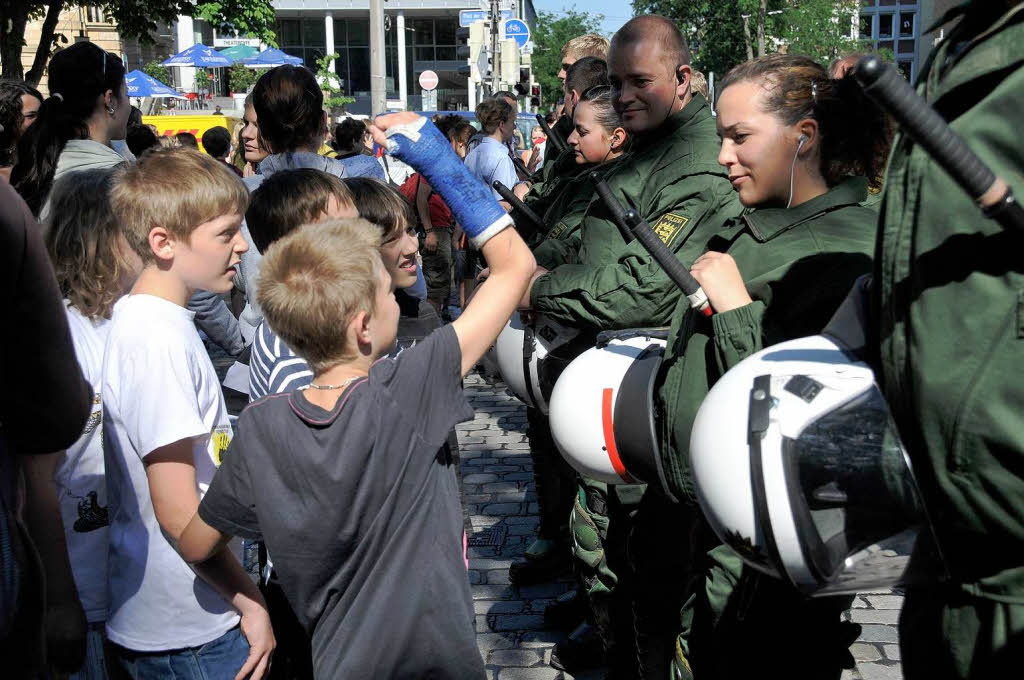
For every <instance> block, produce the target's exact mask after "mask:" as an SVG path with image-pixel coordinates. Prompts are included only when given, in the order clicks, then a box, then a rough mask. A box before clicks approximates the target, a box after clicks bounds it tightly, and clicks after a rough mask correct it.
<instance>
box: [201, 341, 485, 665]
mask: <svg viewBox="0 0 1024 680" xmlns="http://www.w3.org/2000/svg"><path fill="white" fill-rule="evenodd" d="M461 361H462V357H461V352H460V349H459V345H458V340H457V338H456V336H455V331H454V329H453V328H452V327H451V326H446V327H444V328H442V329H440V330H438V331H436V332H434V333H432V334H431V335H430V336H429V337H428V338H427V339H426V340H424V341H422V342H420V343H419V344H417V345H416V346H415V347H412V348H410V349H408V350H406V351H404V352H402V353H401V354H399V355H398V357H397V358H384V359H380V360H378V361H377V362H376V363H375V364H374V365H373V366H372V368H371V369H370V375H369V377H368V378H363V379H360V380H358V381H356V382H354V383H353V384H351V385H350V386H349V387H348V388H347V389H346V390H345V391H344V392H343V393H342V395H341V397H340V398H339V399H338V403H337V405H336V406H335V407H334V409H332V410H331V411H325V410H324V409H322V408H320V407H318V406H315V405H313V404H311V403H310V402H309V401H308V400H307V399H306V398H305V396H304V391H296V392H291V393H288V394H276V395H271V396H268V397H266V398H264V399H261V400H259V401H257V402H255V403H253V404H251V405H250V406H249V407H248V408H247V409H246V410H245V411H243V412H242V415H241V417H240V418H239V420H238V423H237V431H236V434H235V438H234V439H233V440H232V442H231V448H230V449H229V450H228V452H227V454H225V456H224V463H223V464H222V466H221V468H220V470H219V471H218V472H217V475H216V476H215V477H214V479H213V483H212V484H211V485H210V488H209V490H208V491H207V493H206V496H205V497H204V498H203V501H202V503H201V504H200V506H199V514H200V516H201V517H202V518H203V519H204V520H205V521H206V522H207V523H208V524H210V525H211V526H213V527H216V528H217V529H219V530H221V531H224V532H227V533H231V534H234V535H237V536H243V537H246V538H254V539H255V538H261V537H262V538H263V540H264V541H266V544H267V550H268V551H269V553H270V554H271V555H273V556H274V567H275V569H276V570H277V572H278V575H279V577H280V581H281V584H282V587H283V588H284V591H285V594H286V595H287V597H288V601H289V602H290V603H291V605H292V608H293V609H294V610H295V614H296V615H297V616H298V619H299V621H300V622H301V623H302V625H304V626H305V627H306V629H307V630H308V631H310V632H311V634H312V639H313V665H314V669H315V674H316V677H317V679H318V680H327V679H329V678H364V677H381V678H453V679H462V678H482V677H483V676H484V668H483V662H482V660H481V658H480V653H479V652H478V650H477V646H476V641H475V635H474V632H473V604H472V597H471V595H470V590H469V580H468V577H467V573H466V566H465V562H463V556H462V528H463V525H462V513H461V509H460V507H459V498H458V488H457V483H456V477H455V470H454V467H453V464H452V460H451V458H450V457H449V456H448V455H446V454H445V453H444V452H443V450H441V447H442V444H444V442H445V440H446V438H447V436H448V432H449V430H451V429H452V427H454V426H455V425H456V424H457V423H460V422H462V421H464V420H468V419H470V418H472V417H473V410H472V408H471V407H470V406H469V403H468V402H467V401H466V399H465V396H464V394H463V392H462V383H461V371H460V364H461Z"/></svg>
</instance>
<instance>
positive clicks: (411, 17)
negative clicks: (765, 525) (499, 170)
mask: <svg viewBox="0 0 1024 680" xmlns="http://www.w3.org/2000/svg"><path fill="white" fill-rule="evenodd" d="M501 6H502V9H506V10H511V11H512V13H513V15H514V16H515V17H517V18H520V19H522V20H524V21H525V22H526V23H527V24H529V25H530V26H531V27H532V26H533V25H534V24H535V22H536V13H535V11H534V7H533V0H515V1H514V2H509V1H508V0H506V1H505V2H502V3H501ZM486 7H487V2H486V0H485V1H484V2H481V0H388V2H387V3H386V4H385V5H384V14H385V23H384V29H385V30H384V50H385V51H384V54H385V83H386V88H387V99H388V100H389V102H393V103H395V104H396V105H398V107H400V106H401V104H399V102H404V105H405V107H406V108H408V109H411V110H419V109H420V108H421V107H422V89H421V88H420V84H419V75H420V74H421V73H423V72H424V71H428V70H429V71H434V72H435V73H436V74H437V76H438V85H437V108H438V109H440V110H458V109H465V108H467V106H468V104H469V93H468V83H467V77H466V76H464V75H461V76H460V75H459V74H458V68H459V67H460V66H465V64H466V62H465V59H461V60H460V59H458V58H456V54H455V51H456V38H455V34H456V33H455V32H456V29H457V28H458V27H459V12H460V11H461V10H480V9H486ZM274 9H275V10H276V14H277V17H276V26H275V30H276V33H277V42H278V45H279V46H280V47H281V49H282V50H284V51H285V52H287V53H288V54H291V55H293V56H297V57H301V58H302V59H303V61H304V62H305V64H306V66H308V67H310V68H311V69H316V61H317V59H320V58H321V57H323V56H324V55H326V54H337V55H338V58H337V59H336V60H335V63H334V68H335V71H336V72H337V74H338V78H339V80H340V81H341V85H342V87H343V88H344V90H345V94H347V95H348V96H350V97H355V99H356V103H355V104H351V105H349V106H347V107H346V108H347V109H348V110H349V111H351V112H353V113H369V112H370V25H369V14H370V3H369V0H275V1H274Z"/></svg>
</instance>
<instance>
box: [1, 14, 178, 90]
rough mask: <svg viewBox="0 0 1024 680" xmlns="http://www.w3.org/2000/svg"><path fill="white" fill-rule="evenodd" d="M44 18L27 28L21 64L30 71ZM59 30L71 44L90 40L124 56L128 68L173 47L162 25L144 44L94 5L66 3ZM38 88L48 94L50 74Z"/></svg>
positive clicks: (162, 56)
mask: <svg viewBox="0 0 1024 680" xmlns="http://www.w3.org/2000/svg"><path fill="white" fill-rule="evenodd" d="M42 29H43V20H42V19H35V20H33V21H30V22H29V23H28V25H27V26H26V27H25V47H24V49H23V50H22V52H21V63H22V67H23V68H24V70H25V72H26V73H27V72H28V70H29V69H30V68H32V62H33V60H34V59H35V57H36V46H37V45H38V44H39V40H40V37H41V34H42ZM56 33H58V34H62V35H64V36H65V37H66V38H67V39H68V43H69V44H70V43H72V42H75V41H78V40H89V41H91V42H94V43H96V44H97V45H99V46H100V47H102V48H103V49H105V50H106V51H107V52H110V53H111V54H116V55H118V56H119V57H121V60H122V61H123V62H124V65H125V68H126V69H127V70H128V71H132V70H135V69H140V68H142V67H143V65H145V64H147V63H149V62H150V61H154V60H156V61H163V60H164V59H166V58H167V57H169V56H170V55H171V54H173V53H174V52H173V50H174V40H173V37H172V36H171V32H170V29H169V28H168V27H167V26H163V25H160V26H158V27H157V30H156V32H155V34H154V36H153V37H154V40H155V42H154V43H153V44H151V45H142V44H140V43H139V41H138V40H124V39H123V38H122V37H121V34H120V33H118V31H117V24H115V23H114V22H113V20H112V19H111V18H110V17H108V16H107V15H106V14H104V12H103V9H102V8H101V7H97V6H94V5H81V6H67V7H65V8H64V11H63V12H61V14H60V19H59V20H58V22H57V28H56ZM39 91H40V92H42V93H43V95H44V96H45V95H48V94H49V90H48V88H47V77H46V74H45V73H44V74H43V78H42V80H41V81H40V82H39Z"/></svg>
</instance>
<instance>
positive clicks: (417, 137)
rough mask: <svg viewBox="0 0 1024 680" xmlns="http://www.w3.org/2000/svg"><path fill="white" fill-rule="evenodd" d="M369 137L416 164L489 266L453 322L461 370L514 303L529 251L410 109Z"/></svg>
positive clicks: (383, 121)
mask: <svg viewBox="0 0 1024 680" xmlns="http://www.w3.org/2000/svg"><path fill="white" fill-rule="evenodd" d="M372 131H373V137H374V140H375V141H376V142H377V143H378V144H381V145H382V146H385V147H386V148H387V149H388V153H390V154H392V155H394V156H396V157H398V158H399V159H401V160H403V161H405V162H406V163H408V164H409V165H411V166H412V167H413V168H414V169H416V170H417V171H418V172H419V173H420V174H421V175H423V177H424V179H426V180H427V181H428V182H429V183H430V185H431V186H432V187H433V188H434V190H435V191H437V192H438V193H439V194H440V195H441V198H443V199H444V200H445V202H446V203H447V204H448V206H449V207H450V208H451V211H452V213H453V214H454V215H455V219H456V220H457V221H458V222H459V224H461V225H462V228H463V230H464V231H465V232H466V234H467V235H468V236H469V238H470V240H471V241H472V242H473V245H475V246H476V247H477V248H478V249H480V250H481V251H482V252H483V254H484V258H485V259H486V260H487V264H488V266H489V268H490V270H491V275H490V278H489V279H488V281H487V282H486V283H485V284H484V285H482V286H481V287H480V288H479V289H478V290H477V293H476V295H475V296H474V297H473V301H472V303H471V304H469V305H467V307H466V310H465V311H464V312H463V313H462V316H460V317H459V319H458V320H457V321H456V322H454V323H453V324H452V326H453V328H454V329H455V334H456V335H457V336H458V338H459V347H460V349H461V351H462V374H463V375H465V374H466V373H468V372H469V371H470V369H472V368H473V366H475V365H476V362H477V361H479V360H480V357H482V356H483V355H484V352H486V351H487V349H488V348H489V347H490V346H491V345H492V344H493V343H494V340H495V338H497V337H498V333H500V332H501V329H502V328H503V327H504V326H505V323H506V322H508V319H509V317H510V316H511V315H512V313H513V312H514V311H515V309H516V307H517V306H518V305H519V302H520V299H521V298H522V297H523V293H524V292H525V291H526V286H527V284H528V283H529V281H530V277H531V276H532V275H533V273H534V271H535V269H536V262H535V261H534V259H533V254H532V253H531V252H530V249H529V248H527V246H526V244H525V243H523V240H522V239H521V238H520V237H519V234H518V233H517V232H516V230H515V229H509V227H511V226H513V225H512V218H510V217H509V216H508V214H507V213H506V212H505V210H504V209H502V207H501V206H500V205H498V202H497V201H495V200H494V198H493V195H492V193H491V189H490V187H486V186H484V185H483V184H482V183H481V182H480V181H479V180H477V179H476V178H475V177H473V175H471V174H470V173H469V171H468V170H466V167H465V165H463V163H462V161H461V160H459V157H458V156H456V155H455V152H453V151H452V150H451V145H450V144H449V143H448V140H447V139H445V137H444V135H442V134H441V133H440V132H439V131H438V130H437V128H436V127H434V125H433V124H432V123H431V122H430V121H428V120H427V119H426V118H423V117H422V116H417V115H416V114H414V113H397V114H394V115H390V116H382V117H380V118H378V119H377V120H376V121H375V125H374V127H373V128H372Z"/></svg>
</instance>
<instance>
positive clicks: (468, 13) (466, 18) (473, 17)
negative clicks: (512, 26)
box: [459, 9, 512, 28]
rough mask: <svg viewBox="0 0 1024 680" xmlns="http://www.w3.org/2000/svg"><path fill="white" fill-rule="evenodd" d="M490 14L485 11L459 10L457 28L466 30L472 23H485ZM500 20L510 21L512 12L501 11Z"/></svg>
mask: <svg viewBox="0 0 1024 680" xmlns="http://www.w3.org/2000/svg"><path fill="white" fill-rule="evenodd" d="M488 14H490V12H488V11H487V10H486V9H463V10H459V26H461V27H462V28H467V27H468V26H469V25H470V24H472V23H473V22H474V21H486V20H487V16H488ZM501 18H502V19H511V18H512V10H510V9H503V10H501Z"/></svg>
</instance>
